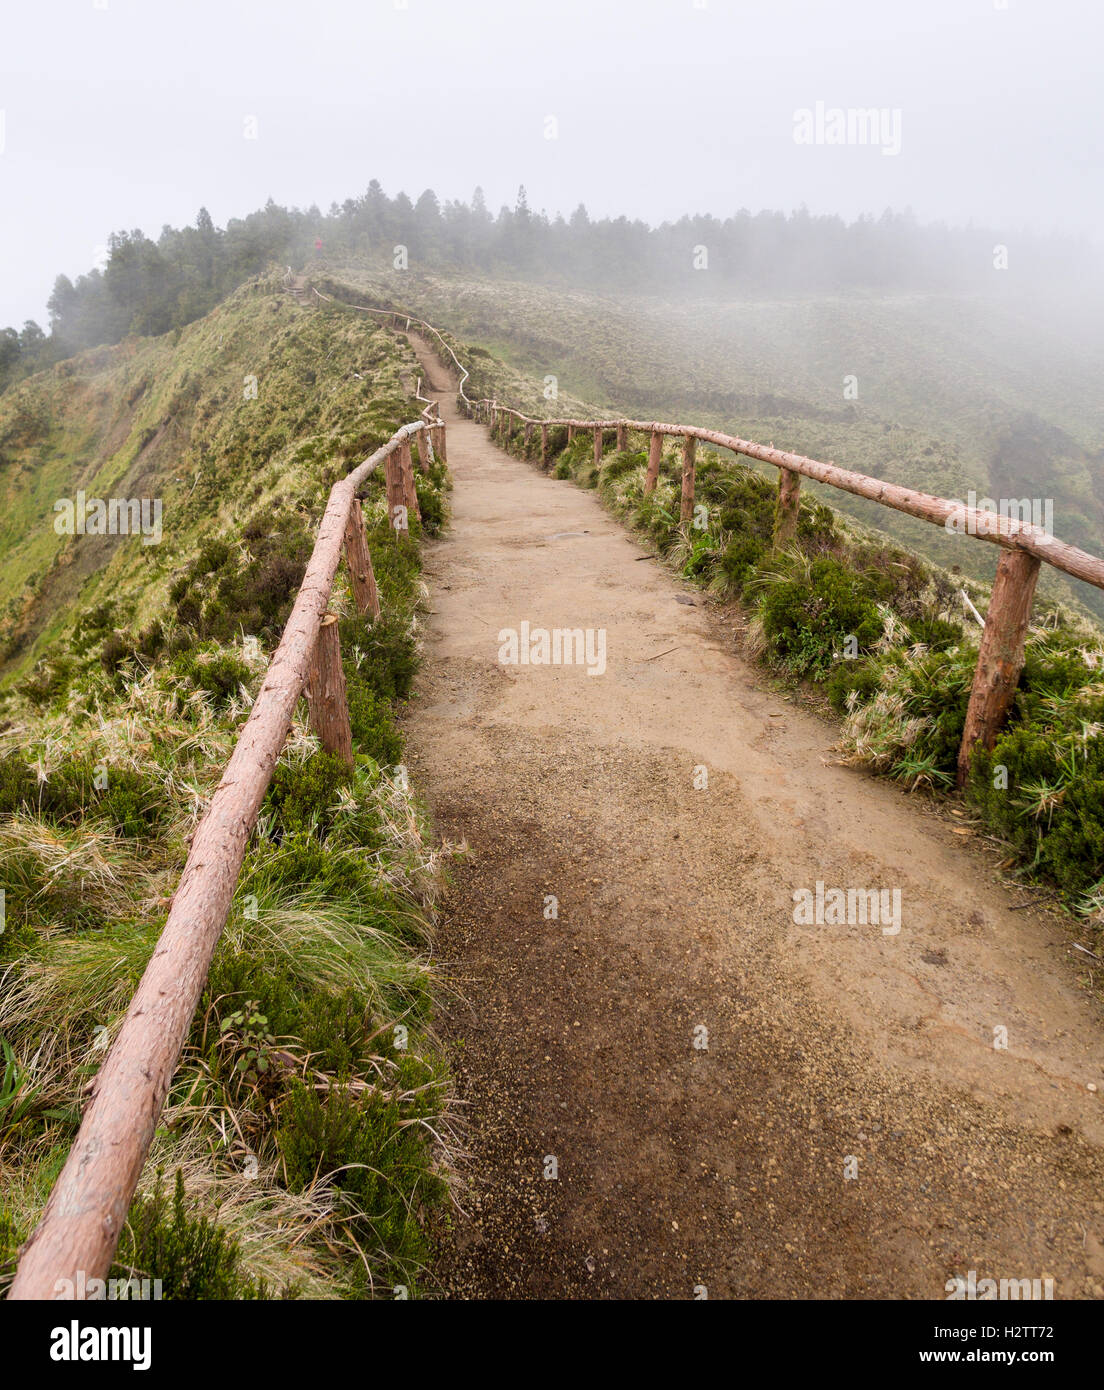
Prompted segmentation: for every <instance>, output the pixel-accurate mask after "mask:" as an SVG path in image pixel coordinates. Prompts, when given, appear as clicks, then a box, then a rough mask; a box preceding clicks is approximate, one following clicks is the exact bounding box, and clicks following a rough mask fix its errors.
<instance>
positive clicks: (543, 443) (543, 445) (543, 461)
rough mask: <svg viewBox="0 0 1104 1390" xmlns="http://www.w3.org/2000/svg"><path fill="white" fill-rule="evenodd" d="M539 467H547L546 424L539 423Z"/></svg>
mask: <svg viewBox="0 0 1104 1390" xmlns="http://www.w3.org/2000/svg"><path fill="white" fill-rule="evenodd" d="M541 467H542V468H547V467H548V426H547V425H541Z"/></svg>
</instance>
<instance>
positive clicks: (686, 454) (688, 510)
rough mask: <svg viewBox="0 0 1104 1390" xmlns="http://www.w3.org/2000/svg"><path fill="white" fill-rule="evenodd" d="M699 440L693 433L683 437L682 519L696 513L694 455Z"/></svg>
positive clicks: (680, 514)
mask: <svg viewBox="0 0 1104 1390" xmlns="http://www.w3.org/2000/svg"><path fill="white" fill-rule="evenodd" d="M697 444H698V441H697V440H696V439H695V438H694V436H693V435H692V434H685V435H683V437H682V510H681V512H680V513H679V519H680V520H681V521H689V520H690V518H691V517H692V516H693V515H694V455H695V453H696V451H697Z"/></svg>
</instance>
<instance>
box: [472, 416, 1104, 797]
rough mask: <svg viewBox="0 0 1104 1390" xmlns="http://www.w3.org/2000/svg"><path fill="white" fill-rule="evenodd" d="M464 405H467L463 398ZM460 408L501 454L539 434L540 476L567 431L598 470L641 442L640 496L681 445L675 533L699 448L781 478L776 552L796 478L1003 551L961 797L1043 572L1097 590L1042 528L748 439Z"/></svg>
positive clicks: (786, 532)
mask: <svg viewBox="0 0 1104 1390" xmlns="http://www.w3.org/2000/svg"><path fill="white" fill-rule="evenodd" d="M464 399H465V401H466V402H467V398H466V397H465V398H464ZM467 404H468V406H469V408H470V409H469V413H470V414H471V415H472V416H473V418H475V419H476V420H479V421H482V422H483V423H485V424H488V425H489V426H490V428H491V435H492V437H495V436H498V437H499V438H500V440H501V442H502V443H503V444H504V445H509V442H510V439H511V437H512V435H513V433H514V427H515V424H521V425H524V426H525V429H526V439H528V438H529V437H530V432H531V430H532V428H533V427H534V426H536V425H539V426H540V430H541V464H542V466H545V467H547V465H548V461H549V446H548V431H549V429H551V428H560V429H566V430H567V437H568V441H569V442H570V441H571V440H572V439H573V438H574V436H575V434H576V432H577V431H578V430H587V431H591V432H593V435H594V462H595V464H596V465H600V464H601V461H602V451H603V448H604V435H605V434H606V432H607V431H613V432H614V434H615V439H616V444H617V447H618V448H619V449H624V448H625V447H626V446H627V443H628V433H629V431H630V430H632V431H636V432H638V433H642V434H646V435H648V436H649V440H650V448H649V454H648V468H647V473H646V475H645V480H644V493H645V496H647V495H649V494H650V493H652V492H654V490H655V486H656V482H657V479H658V476H659V465H660V459H661V456H662V451H663V439H664V437H665V436H670V437H674V438H681V440H682V446H683V447H682V460H683V461H682V486H681V500H680V509H679V511H680V523H681V524H685V523H686V522H687V521H688V520H689V519H690V518H691V517H692V516H693V514H694V467H695V464H694V446H695V444H696V442H697V441H698V440H701V441H702V442H703V443H705V444H713V445H715V446H716V447H717V448H719V449H726V450H728V451H729V452H730V453H733V454H738V455H743V456H744V457H745V458H751V459H757V460H758V461H759V462H761V463H769V464H773V465H774V466H775V467H776V468H777V469H778V470H779V475H778V483H779V486H778V506H777V511H776V514H775V528H774V542H775V545H776V546H781V545H785V544H787V543H788V542H789V541H791V540H792V539H793V537H794V535H795V534H796V531H797V520H798V514H799V507H800V497H799V488H800V483H801V479H802V478H811V479H813V480H814V481H815V482H818V483H825V484H826V485H827V486H829V487H834V488H838V489H839V490H840V491H841V492H849V493H851V494H852V495H853V496H855V497H865V498H867V499H869V500H870V501H871V502H877V503H879V504H880V505H881V506H883V507H892V508H893V510H894V511H898V512H904V513H905V515H906V516H913V517H916V518H917V519H918V520H920V521H927V522H930V523H932V525H935V526H943V527H947V524H948V522H951V523H953V525H952V527H951V528H950V529H953V530H954V531H956V532H957V533H959V534H964V535H969V536H971V537H972V538H973V539H975V540H985V541H990V542H992V543H993V544H994V545H998V546H1000V547H1001V548H1002V551H1003V553H1002V555H1001V559H1000V562H999V564H998V566H997V577H996V581H995V583H994V585H993V591H992V598H991V600H990V604H989V612H988V614H987V616H986V619H985V627H984V631H983V633H982V637H981V643H980V647H979V651H978V661H977V667H976V669H975V672H974V680H973V685H972V687H971V691H970V700H969V705H968V707H967V711H966V722H965V727H964V730H963V735H962V743H961V746H960V748H959V754H958V768H957V782H958V785H959V786H960V787H961V786H963V785H964V784H965V782H966V780H967V778H968V776H969V772H970V766H971V760H972V758H973V754H974V752H975V750H976V749H977V748H979V747H980V748H984V749H991V748H992V747H993V745H994V744H995V742H996V740H997V736H998V734H999V733H1000V730H1001V728H1002V727H1003V725H1004V722H1005V720H1006V718H1007V716H1008V711H1009V709H1010V708H1011V705H1012V701H1013V699H1014V698H1015V694H1016V687H1017V685H1018V683H1019V678H1020V673H1021V671H1022V670H1023V663H1024V644H1025V642H1026V638H1027V632H1028V628H1029V625H1030V617H1031V605H1032V601H1033V599H1034V594H1035V585H1036V582H1037V580H1038V575H1039V569H1040V566H1041V565H1042V564H1044V563H1045V564H1048V565H1050V566H1052V567H1053V568H1054V569H1057V570H1061V571H1062V572H1063V573H1064V574H1068V575H1070V576H1071V577H1072V578H1074V579H1080V580H1083V581H1084V582H1085V583H1086V584H1092V585H1093V586H1094V587H1095V588H1097V589H1104V559H1101V558H1100V557H1099V556H1097V555H1091V554H1089V552H1088V551H1085V550H1080V549H1079V548H1078V547H1077V546H1075V545H1070V544H1068V543H1067V542H1066V541H1061V540H1059V539H1058V538H1057V537H1056V536H1052V535H1051V534H1050V533H1049V532H1048V531H1046V530H1045V529H1044V528H1043V527H1041V526H1035V525H1034V524H1032V523H1031V522H1025V521H1022V520H1020V519H1019V518H1018V517H1013V516H1008V515H1004V514H1002V513H998V512H993V511H990V510H988V509H987V508H981V507H968V506H964V505H961V504H959V503H957V502H951V501H948V500H947V499H946V498H945V497H936V496H934V495H933V494H932V493H929V492H919V491H917V490H916V489H915V488H909V487H902V486H900V485H899V484H897V483H886V482H882V481H881V479H879V478H871V477H868V476H867V475H866V474H865V473H855V472H853V471H852V470H851V469H848V468H840V467H838V466H837V465H836V464H834V463H821V462H820V461H819V460H817V459H811V458H806V457H805V455H804V454H793V453H790V452H788V451H787V450H785V449H776V448H774V446H773V445H764V444H756V443H754V442H753V441H752V440H750V439H740V438H739V437H738V436H736V435H731V434H724V433H722V432H721V431H720V430H710V429H703V428H701V427H699V426H697V425H672V424H667V423H665V422H663V421H658V420H626V419H613V420H578V419H575V418H573V417H570V416H567V417H562V418H548V417H545V418H537V417H535V416H531V415H526V414H524V413H523V412H522V411H520V410H514V409H513V408H511V407H510V406H503V405H499V403H498V401H497V400H487V399H484V400H480V401H472V402H467Z"/></svg>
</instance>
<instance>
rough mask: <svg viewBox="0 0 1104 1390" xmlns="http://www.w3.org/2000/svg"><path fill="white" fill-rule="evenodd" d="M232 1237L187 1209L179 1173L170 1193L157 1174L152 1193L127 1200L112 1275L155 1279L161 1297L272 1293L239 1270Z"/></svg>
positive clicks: (188, 1298) (250, 1296)
mask: <svg viewBox="0 0 1104 1390" xmlns="http://www.w3.org/2000/svg"><path fill="white" fill-rule="evenodd" d="M239 1263H240V1250H239V1246H238V1243H237V1241H236V1240H234V1239H233V1237H232V1236H230V1235H229V1233H228V1232H227V1231H225V1230H224V1229H223V1228H222V1227H221V1226H219V1225H218V1224H217V1223H216V1222H214V1221H212V1220H210V1219H209V1218H208V1217H206V1216H203V1215H202V1214H201V1213H200V1212H199V1211H197V1210H189V1208H188V1203H187V1201H186V1199H185V1196H184V1179H183V1177H182V1175H181V1173H180V1172H179V1171H178V1172H177V1174H176V1185H175V1188H174V1191H173V1195H172V1197H171V1198H169V1197H168V1196H167V1195H166V1194H165V1191H164V1186H163V1183H162V1179H161V1176H160V1174H159V1175H158V1179H157V1186H156V1188H155V1190H154V1191H153V1193H151V1194H150V1195H149V1196H146V1197H137V1198H135V1200H134V1201H133V1202H132V1203H131V1206H130V1211H129V1213H128V1214H127V1222H126V1225H125V1226H124V1227H123V1233H122V1236H121V1237H120V1239H119V1246H118V1249H117V1251H116V1253H115V1263H114V1265H112V1267H111V1272H110V1274H109V1276H108V1277H109V1278H111V1279H128V1278H132V1277H133V1278H139V1279H159V1280H160V1281H161V1297H162V1298H163V1299H181V1300H186V1301H188V1302H192V1303H194V1302H198V1301H200V1300H212V1299H228V1298H236V1299H254V1298H268V1297H271V1295H270V1293H269V1291H268V1290H267V1289H266V1288H265V1286H264V1285H263V1284H260V1283H257V1282H255V1281H254V1280H252V1279H250V1278H249V1277H248V1276H246V1275H245V1274H244V1273H243V1272H242V1271H241V1270H240V1268H239Z"/></svg>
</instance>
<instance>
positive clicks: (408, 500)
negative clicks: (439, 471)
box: [401, 435, 422, 521]
mask: <svg viewBox="0 0 1104 1390" xmlns="http://www.w3.org/2000/svg"><path fill="white" fill-rule="evenodd" d="M401 456H402V483H403V502H404V504H405V505H406V509H407V514H408V515H409V514H411V513H413V515H414V516H416V517H417V518H418V520H419V521H420V520H421V519H422V514H421V512H420V511H419V510H418V493H417V489H416V488H415V486H414V460H413V458H412V457H411V452H410V436H409V435H407V437H406V438H405V439H404V440H403V442H402V449H401Z"/></svg>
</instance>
